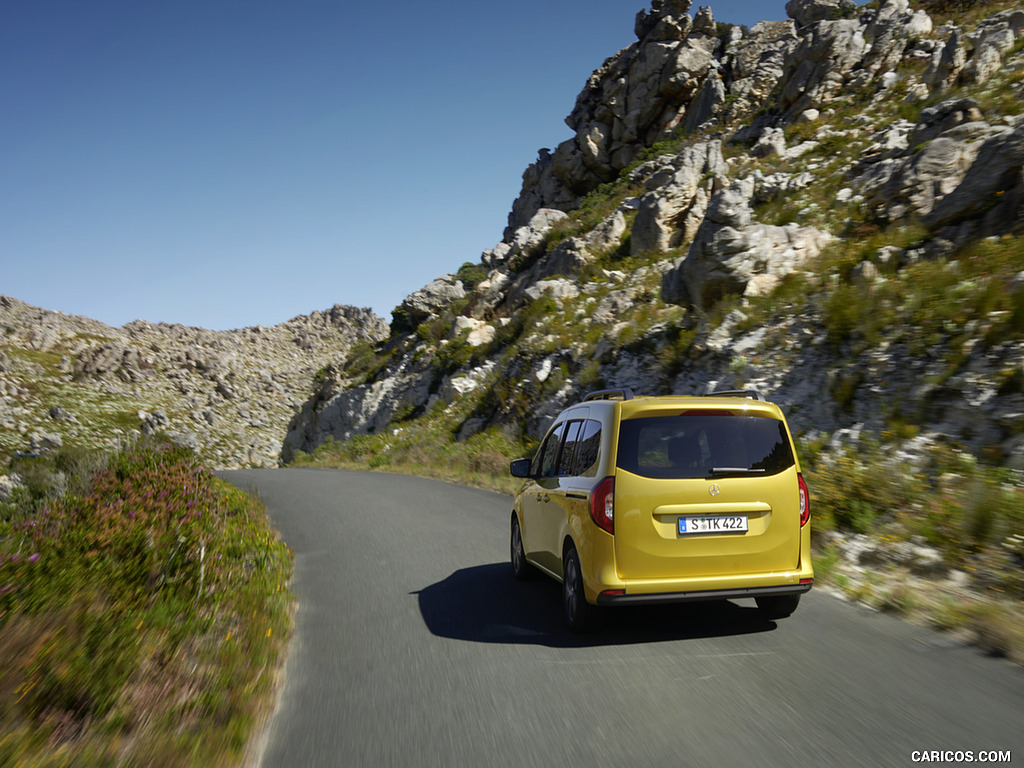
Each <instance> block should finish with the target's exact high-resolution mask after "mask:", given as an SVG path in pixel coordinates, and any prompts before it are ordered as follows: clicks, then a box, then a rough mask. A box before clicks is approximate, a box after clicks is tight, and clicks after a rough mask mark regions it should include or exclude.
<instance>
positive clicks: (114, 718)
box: [0, 445, 291, 765]
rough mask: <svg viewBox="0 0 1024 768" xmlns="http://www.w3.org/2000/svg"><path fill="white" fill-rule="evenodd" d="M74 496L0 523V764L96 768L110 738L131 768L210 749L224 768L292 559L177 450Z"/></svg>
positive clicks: (131, 454)
mask: <svg viewBox="0 0 1024 768" xmlns="http://www.w3.org/2000/svg"><path fill="white" fill-rule="evenodd" d="M77 487H78V489H79V490H80V491H81V492H80V493H78V494H74V493H67V494H65V495H63V496H60V497H58V498H52V499H47V500H46V503H40V502H39V500H38V499H35V500H33V501H32V504H31V506H30V507H29V514H26V515H18V514H7V517H6V519H3V518H0V659H2V661H3V667H4V675H3V676H0V764H7V763H9V762H10V763H17V762H18V761H19V760H20V761H24V762H26V763H28V764H36V763H37V762H44V760H43V759H42V755H43V754H45V752H46V750H50V749H52V748H53V745H54V744H57V745H66V744H73V745H74V748H75V754H79V755H81V756H82V757H81V758H80V759H78V760H75V761H71V762H70V763H69V764H71V765H75V764H82V765H87V764H97V763H103V762H108V759H107V758H108V757H109V755H108V754H107V750H108V749H109V745H110V743H111V742H112V741H113V742H118V741H119V740H120V737H118V736H117V734H118V733H122V732H123V733H128V732H131V733H132V734H133V737H132V739H131V740H129V741H130V743H131V744H132V750H133V753H132V754H133V759H134V760H136V761H141V762H142V763H146V762H147V754H148V753H149V752H153V753H156V752H159V753H160V754H161V755H163V756H164V758H166V756H167V755H168V753H169V752H168V751H170V754H177V753H179V752H180V753H181V758H182V759H181V761H178V760H175V759H171V760H165V759H162V761H161V762H166V763H167V764H190V763H189V759H187V758H186V755H189V754H205V755H206V757H209V756H210V753H209V752H208V747H207V746H203V747H202V748H197V745H199V744H203V745H205V744H206V743H207V742H209V740H210V739H211V738H212V739H213V740H214V741H216V742H217V744H219V748H220V749H221V752H219V753H217V754H218V755H219V759H218V760H216V762H218V763H219V764H223V763H225V762H226V763H231V762H233V761H234V760H236V759H237V758H238V757H240V755H241V751H242V749H243V748H244V745H245V743H246V740H247V736H248V728H249V727H250V726H251V724H252V722H254V719H255V716H256V715H257V714H258V711H259V707H260V706H261V704H260V702H261V701H263V703H264V704H265V700H264V699H263V698H261V697H260V696H259V695H257V696H253V695H252V694H253V692H254V691H255V692H257V693H258V692H259V691H269V689H270V682H269V675H268V674H265V672H266V670H268V669H273V667H274V664H275V659H276V658H277V655H278V654H279V653H280V652H281V649H282V648H283V641H284V639H285V638H286V636H287V633H288V626H289V621H290V614H289V612H288V606H289V604H290V598H289V596H288V592H287V589H286V585H287V581H288V579H289V577H290V573H291V554H290V552H289V551H288V549H287V547H286V546H285V545H284V544H283V543H282V542H281V541H280V540H279V539H278V538H277V537H276V536H275V535H274V534H273V532H272V531H271V530H270V528H269V526H268V522H267V519H266V514H265V511H264V510H263V508H262V506H261V505H260V504H258V502H256V501H255V499H253V497H251V496H250V495H248V494H246V493H243V492H242V491H239V490H238V489H236V488H234V487H233V486H230V485H229V484H227V483H224V482H222V481H220V480H219V479H217V478H216V477H215V476H214V475H213V474H212V472H210V471H209V470H208V469H206V468H204V467H203V466H202V465H200V464H199V463H198V462H197V460H196V458H195V456H194V455H193V454H192V453H191V452H190V451H188V450H186V449H182V448H175V447H170V446H165V445H146V446H141V447H138V448H136V449H134V450H131V451H128V452H125V453H121V454H119V455H117V456H114V457H112V458H111V459H110V460H109V461H108V462H106V463H105V465H103V466H102V467H101V468H100V469H98V470H97V471H95V472H94V473H92V474H91V477H90V479H89V482H88V483H80V484H78V486H77ZM170 691H179V693H175V695H173V696H171V695H168V692H170ZM180 691H184V694H182V693H180ZM140 699H141V701H140ZM172 724H173V727H172ZM165 731H167V732H165ZM211 733H212V735H211ZM44 737H45V738H44ZM39 749H42V750H43V752H42V753H40V752H39V751H38V750H39ZM215 751H216V750H215ZM47 759H48V758H47ZM119 761H120V756H119V757H118V760H117V761H115V762H119ZM59 762H60V761H58V763H59Z"/></svg>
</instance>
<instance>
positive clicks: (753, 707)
mask: <svg viewBox="0 0 1024 768" xmlns="http://www.w3.org/2000/svg"><path fill="white" fill-rule="evenodd" d="M220 474H221V475H222V476H223V477H225V478H227V479H228V480H230V481H231V482H233V483H235V484H237V485H239V486H241V487H243V488H246V489H251V488H256V489H258V491H259V493H260V495H261V496H262V497H263V499H264V500H265V501H266V503H267V506H268V508H269V510H270V514H271V518H272V520H273V522H274V524H275V525H276V527H277V528H278V530H280V532H281V534H282V536H283V537H284V539H285V541H287V542H288V544H289V545H290V546H291V547H292V548H293V549H294V550H295V553H296V567H295V577H294V590H295V592H296V594H297V596H298V600H299V607H298V612H297V615H296V632H295V637H294V640H293V642H292V646H291V650H290V654H289V658H288V662H287V665H286V668H285V675H286V678H285V680H286V682H285V685H284V689H283V692H282V694H281V698H280V702H279V705H278V710H277V712H276V714H275V716H274V719H273V720H272V722H271V724H270V727H269V732H268V734H267V737H266V746H265V749H264V752H263V756H262V762H261V764H260V765H261V768H277V766H281V767H286V766H287V767H288V768H292V767H293V766H305V767H312V766H343V767H344V768H350V767H360V766H374V767H376V766H438V767H441V766H443V767H444V768H454V767H457V766H467V767H468V766H472V767H473V768H480V767H483V766H517V767H520V768H521V767H523V766H559V767H562V768H570V767H572V766H587V767H588V768H593V767H594V766H629V767H630V768H633V767H636V766H658V767H660V766H673V767H675V766H715V767H717V766H723V767H724V766H748V765H749V766H785V768H794V767H797V768H799V767H800V766H873V765H880V766H910V765H916V764H918V763H917V762H915V760H914V758H915V757H919V756H917V755H915V754H914V753H915V752H918V751H921V750H925V751H928V752H931V751H933V750H951V751H953V752H956V751H971V752H973V753H974V756H975V758H976V760H979V759H980V757H982V755H981V754H980V753H981V752H982V751H988V750H995V751H1002V752H1005V751H1010V752H1011V754H1012V760H1013V763H1012V764H1024V670H1021V669H1019V668H1017V667H1014V666H1012V665H1011V664H1009V663H1008V662H1006V661H1004V660H1001V659H993V658H988V657H986V656H984V655H982V654H981V653H980V652H979V651H977V650H975V649H972V648H965V647H961V646H958V645H956V644H954V643H951V642H949V641H948V640H946V639H945V638H944V637H943V636H942V635H941V634H938V633H935V632H932V631H930V630H927V629H923V628H919V627H914V626H911V625H909V624H907V623H906V622H903V621H901V620H899V619H896V618H894V617H891V616H887V615H882V614H876V613H873V612H870V611H868V610H867V609H863V608H858V607H856V606H853V605H850V604H847V603H845V602H842V601H840V600H838V599H836V598H834V597H831V596H829V595H827V594H825V593H823V592H821V591H815V590H812V591H811V592H810V593H809V594H808V595H806V596H804V598H803V601H802V602H801V605H800V608H799V609H798V610H797V612H796V613H795V614H794V615H793V616H792V617H790V618H788V619H784V620H782V621H779V622H766V621H762V620H760V619H759V618H758V616H757V613H756V611H755V610H754V608H753V601H749V600H738V601H734V602H731V603H724V604H720V605H719V604H710V603H704V604H696V605H690V606H660V607H648V608H643V609H630V610H629V612H626V613H619V614H614V615H613V616H612V618H611V619H610V620H609V622H608V624H607V626H606V627H605V628H604V629H603V630H601V631H599V632H598V633H596V634H593V635H589V636H586V637H584V638H580V637H577V636H574V635H571V634H570V633H568V632H567V631H566V630H565V629H564V628H563V626H562V620H561V616H560V612H559V587H558V585H556V584H555V583H554V582H553V581H549V580H547V579H541V580H538V581H534V582H526V583H522V582H515V581H513V580H512V578H511V575H510V573H509V567H508V565H507V551H508V533H507V530H508V518H509V514H510V509H511V506H510V504H511V500H510V499H509V498H508V497H507V496H502V495H500V494H495V493H488V492H485V491H478V490H473V489H467V488H462V487H460V486H455V485H450V484H446V483H440V482H436V481H431V480H422V479H418V478H412V477H403V476H396V475H384V474H373V473H361V472H340V471H333V470H317V469H289V470H240V471H233V472H223V473H220ZM940 757H941V756H940ZM949 757H956V755H950V756H949ZM934 762H935V761H929V763H930V764H933V763H934ZM947 764H948V763H947ZM1001 764H1004V765H1005V764H1006V763H1001Z"/></svg>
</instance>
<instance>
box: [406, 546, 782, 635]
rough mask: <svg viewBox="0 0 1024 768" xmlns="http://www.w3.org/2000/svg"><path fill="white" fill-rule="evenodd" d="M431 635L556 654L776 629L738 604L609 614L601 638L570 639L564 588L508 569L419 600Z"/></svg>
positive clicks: (446, 585)
mask: <svg viewBox="0 0 1024 768" xmlns="http://www.w3.org/2000/svg"><path fill="white" fill-rule="evenodd" d="M413 594H414V595H416V597H417V599H418V600H419V608H420V613H421V614H422V615H423V620H424V622H425V623H426V625H427V628H428V629H429V630H430V631H431V632H432V633H433V634H434V635H436V636H438V637H447V638H451V639H454V640H467V641H471V642H478V643H510V644H517V645H546V646H553V647H559V648H564V647H584V646H598V645H627V644H635V643H651V642H662V641H666V640H690V639H696V638H703V637H722V636H727V635H740V634H750V633H754V632H767V631H771V630H773V629H775V623H774V622H772V621H768V620H766V619H764V618H762V617H761V615H760V613H759V612H758V611H757V609H756V608H754V607H753V606H752V605H751V606H750V607H745V606H741V605H739V604H737V603H735V602H730V601H724V600H723V601H713V602H700V603H685V604H674V605H657V606H635V607H628V608H616V609H614V610H606V611H604V613H603V622H602V626H601V627H600V628H599V629H597V630H596V631H594V632H591V633H588V634H584V635H577V634H573V633H572V632H570V631H569V630H568V629H567V628H566V626H565V621H564V619H563V617H562V610H561V595H562V587H561V585H560V584H557V583H556V582H554V581H553V580H551V579H547V578H543V577H540V578H537V579H534V580H531V581H525V582H524V581H516V580H514V579H513V578H512V573H511V570H510V566H509V565H508V563H493V564H490V565H477V566H473V567H471V568H462V569H460V570H458V571H456V572H455V573H453V574H452V575H451V576H449V577H447V578H446V579H444V580H443V581H439V582H437V583H436V584H431V585H430V586H429V587H426V588H424V589H422V590H420V591H419V592H415V593H413Z"/></svg>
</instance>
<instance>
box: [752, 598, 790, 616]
mask: <svg viewBox="0 0 1024 768" xmlns="http://www.w3.org/2000/svg"><path fill="white" fill-rule="evenodd" d="M754 600H755V601H756V602H757V608H758V610H759V611H761V615H762V616H764V617H765V618H766V619H784V618H786V617H787V616H789V615H790V614H791V613H793V611H795V610H796V607H797V606H798V605H799V604H800V595H771V596H768V597H757V598H754Z"/></svg>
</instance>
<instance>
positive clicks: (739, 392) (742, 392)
mask: <svg viewBox="0 0 1024 768" xmlns="http://www.w3.org/2000/svg"><path fill="white" fill-rule="evenodd" d="M704 397H749V398H750V399H751V400H760V401H762V402H765V398H764V395H762V394H761V393H760V392H758V391H757V390H756V389H723V390H721V391H719V392H709V393H708V394H706V395H704Z"/></svg>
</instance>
